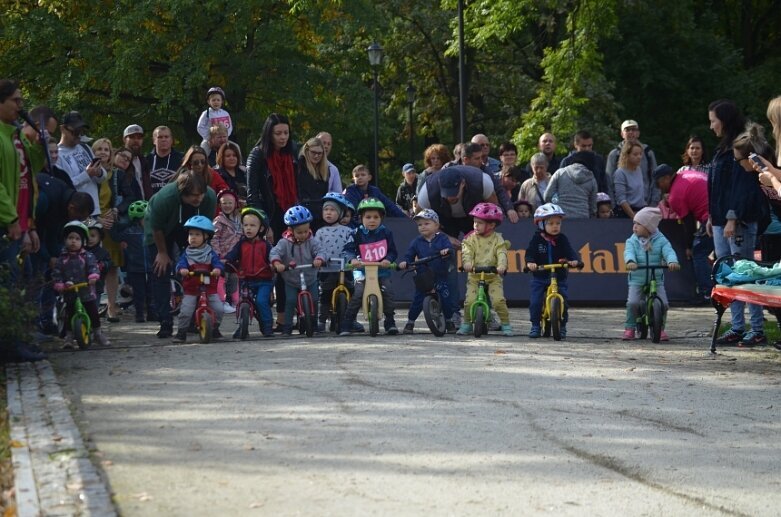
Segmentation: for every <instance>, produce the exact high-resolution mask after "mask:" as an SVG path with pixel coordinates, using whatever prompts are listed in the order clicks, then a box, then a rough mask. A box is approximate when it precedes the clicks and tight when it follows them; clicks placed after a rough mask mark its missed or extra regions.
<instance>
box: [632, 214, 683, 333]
mask: <svg viewBox="0 0 781 517" xmlns="http://www.w3.org/2000/svg"><path fill="white" fill-rule="evenodd" d="M661 220H662V212H661V210H659V209H658V208H656V207H653V208H651V207H646V208H643V209H642V210H639V211H638V212H637V213H636V214H635V217H634V224H632V236H631V237H629V238H628V239H627V240H626V247H625V248H624V262H626V269H627V271H629V278H628V281H629V293H628V295H627V300H626V323H625V324H624V336H623V339H624V340H625V341H629V340H632V339H634V338H635V327H636V326H637V325H636V318H637V316H638V315H639V314H641V312H642V311H643V310H644V306H643V303H642V301H643V285H645V283H646V280H647V279H650V278H651V271H650V270H644V271H636V270H637V266H638V265H641V266H654V265H662V263H667V268H668V269H669V270H670V271H678V270H679V269H680V265H679V263H678V257H677V255H676V254H675V250H673V247H672V245H671V244H670V241H668V240H667V237H665V236H664V234H662V232H660V231H659V229H658V228H659V221H661ZM655 274H656V294H658V295H659V298H661V299H662V303H664V309H665V312H666V311H667V307H668V301H667V291H665V289H664V273H663V272H661V271H656V270H655ZM660 338H661V341H669V339H670V338H669V337H667V333H666V332H665V331H664V329H662V332H661V334H660Z"/></svg>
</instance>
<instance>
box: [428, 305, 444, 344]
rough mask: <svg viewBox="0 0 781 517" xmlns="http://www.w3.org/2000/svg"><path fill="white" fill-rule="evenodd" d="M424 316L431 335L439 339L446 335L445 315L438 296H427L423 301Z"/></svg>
mask: <svg viewBox="0 0 781 517" xmlns="http://www.w3.org/2000/svg"><path fill="white" fill-rule="evenodd" d="M423 316H424V317H425V318H426V324H427V325H428V328H429V329H430V330H431V333H432V334H434V335H435V336H437V337H442V336H444V335H445V315H444V314H442V307H441V305H440V304H439V299H438V298H437V297H436V296H426V297H425V298H424V299H423Z"/></svg>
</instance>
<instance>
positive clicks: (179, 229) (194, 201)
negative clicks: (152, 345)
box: [144, 146, 217, 338]
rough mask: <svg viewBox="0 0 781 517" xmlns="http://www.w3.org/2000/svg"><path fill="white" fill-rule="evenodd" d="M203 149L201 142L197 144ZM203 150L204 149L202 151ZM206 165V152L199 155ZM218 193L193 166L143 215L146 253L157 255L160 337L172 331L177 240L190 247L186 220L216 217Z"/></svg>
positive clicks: (155, 280)
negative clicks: (174, 261)
mask: <svg viewBox="0 0 781 517" xmlns="http://www.w3.org/2000/svg"><path fill="white" fill-rule="evenodd" d="M195 147H198V148H199V149H200V147H199V146H195ZM201 152H202V153H203V151H201ZM196 156H197V157H198V158H196V159H198V160H203V165H204V166H205V165H206V155H205V154H198V155H196ZM216 207H217V196H216V194H215V193H214V190H212V189H211V188H209V187H208V186H207V184H206V178H205V176H204V175H203V174H198V173H197V172H195V171H194V170H184V171H180V172H179V173H178V174H177V176H176V178H175V180H174V181H173V182H172V183H169V184H167V185H166V186H165V187H163V188H162V189H160V191H159V192H158V193H157V194H155V195H154V196H152V198H151V199H150V200H149V206H148V207H147V211H146V215H145V216H144V245H146V247H147V256H149V257H154V262H153V264H152V267H153V273H154V278H153V279H152V282H153V288H152V289H153V290H152V293H153V297H154V305H155V308H156V309H157V311H158V314H157V317H158V319H159V321H160V330H159V331H158V332H157V337H159V338H167V337H170V336H171V334H172V333H173V323H172V318H171V304H170V297H171V282H170V277H171V272H172V268H171V266H172V264H173V258H174V244H177V245H178V247H179V249H181V250H184V249H185V248H186V247H187V231H186V230H185V228H184V223H185V221H187V220H188V219H189V218H190V217H192V216H194V215H203V216H206V217H208V218H209V219H214V215H215V212H216Z"/></svg>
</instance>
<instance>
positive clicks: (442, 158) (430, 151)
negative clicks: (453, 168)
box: [417, 144, 453, 192]
mask: <svg viewBox="0 0 781 517" xmlns="http://www.w3.org/2000/svg"><path fill="white" fill-rule="evenodd" d="M452 159H453V155H451V154H450V150H449V149H448V148H447V147H445V146H444V145H442V144H431V145H430V146H428V147H427V148H426V150H425V151H424V152H423V163H424V164H426V168H425V169H424V170H423V172H421V173H420V174H419V175H418V186H417V190H418V192H420V188H421V187H422V186H423V183H425V182H426V178H427V177H429V176H430V175H432V174H434V173H436V172H439V171H440V170H442V167H443V166H444V165H445V164H446V163H448V162H449V161H450V160H452Z"/></svg>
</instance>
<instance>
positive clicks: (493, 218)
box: [456, 203, 513, 336]
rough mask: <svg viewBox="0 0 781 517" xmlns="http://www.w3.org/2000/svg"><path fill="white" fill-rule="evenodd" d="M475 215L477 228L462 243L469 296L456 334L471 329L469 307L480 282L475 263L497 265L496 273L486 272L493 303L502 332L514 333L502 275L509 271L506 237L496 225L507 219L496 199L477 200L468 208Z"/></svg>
mask: <svg viewBox="0 0 781 517" xmlns="http://www.w3.org/2000/svg"><path fill="white" fill-rule="evenodd" d="M469 215H471V216H472V218H473V224H472V226H473V228H474V231H472V232H470V233H469V234H467V235H466V236H465V237H464V242H463V243H462V244H461V262H462V263H463V267H464V271H466V272H467V273H469V275H468V276H467V280H466V300H465V301H464V321H463V322H462V323H461V326H460V327H459V328H458V331H457V332H456V334H458V335H460V336H464V335H467V334H471V333H472V314H471V311H470V310H469V308H470V306H471V305H472V303H473V302H474V301H475V298H477V284H478V282H479V281H480V274H479V273H474V272H473V271H474V268H475V266H480V267H486V266H494V267H495V268H496V271H497V272H496V273H488V274H486V275H485V281H486V287H487V289H488V295H489V296H490V297H491V306H492V308H493V309H494V310H495V311H496V313H497V314H498V315H499V320H500V321H501V325H502V327H501V330H502V334H504V335H505V336H512V335H513V329H512V327H511V326H510V313H509V311H508V310H507V301H506V300H505V298H504V282H503V281H502V277H501V275H503V274H504V273H505V272H506V271H507V247H506V244H505V241H504V238H503V237H502V235H501V234H500V233H497V232H496V227H497V226H499V225H500V224H501V222H502V221H503V220H504V215H503V214H502V210H501V209H500V208H499V207H498V206H496V205H495V204H493V203H478V204H476V205H475V206H474V208H472V210H471V211H470V212H469Z"/></svg>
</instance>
